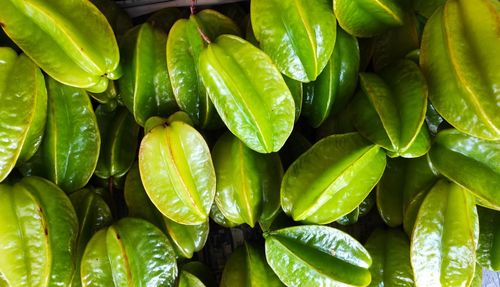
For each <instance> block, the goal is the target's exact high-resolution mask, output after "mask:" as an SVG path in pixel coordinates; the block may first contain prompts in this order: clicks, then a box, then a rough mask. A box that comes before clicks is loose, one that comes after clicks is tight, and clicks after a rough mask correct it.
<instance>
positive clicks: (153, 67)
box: [118, 23, 177, 126]
mask: <svg viewBox="0 0 500 287" xmlns="http://www.w3.org/2000/svg"><path fill="white" fill-rule="evenodd" d="M166 43H167V33H166V32H164V31H163V30H160V29H159V28H157V27H155V26H153V25H152V24H150V23H144V24H141V25H138V26H136V27H134V28H132V29H131V30H129V31H128V32H127V33H126V34H125V35H124V36H123V39H122V40H121V41H120V50H121V53H122V65H123V77H121V78H120V80H119V81H118V82H119V84H120V91H121V97H122V99H123V102H124V104H125V106H126V107H127V108H128V110H129V111H130V112H131V113H132V114H133V115H134V118H135V120H136V121H137V123H138V124H139V125H141V126H144V123H145V122H146V120H147V119H148V118H150V117H152V116H162V117H167V116H169V115H170V114H171V113H173V112H175V111H176V110H177V104H176V102H175V97H174V94H173V91H172V86H171V84H170V80H169V76H168V67H167V60H166V58H165V45H166Z"/></svg>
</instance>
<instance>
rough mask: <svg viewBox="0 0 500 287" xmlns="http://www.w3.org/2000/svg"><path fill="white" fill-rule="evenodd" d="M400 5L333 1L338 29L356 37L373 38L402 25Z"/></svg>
mask: <svg viewBox="0 0 500 287" xmlns="http://www.w3.org/2000/svg"><path fill="white" fill-rule="evenodd" d="M400 5H401V3H398V1H393V0H335V1H333V9H334V11H335V16H336V17H337V21H338V22H339V25H340V27H342V29H344V30H345V31H346V32H347V33H349V34H351V35H353V36H356V37H373V36H375V35H378V34H381V33H383V32H385V31H387V30H389V29H391V28H394V27H397V26H401V25H403V23H404V20H403V18H404V11H403V9H402V7H400Z"/></svg>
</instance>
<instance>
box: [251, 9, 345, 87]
mask: <svg viewBox="0 0 500 287" xmlns="http://www.w3.org/2000/svg"><path fill="white" fill-rule="evenodd" d="M250 17H251V21H252V27H253V31H254V34H255V37H256V38H257V40H258V41H259V43H260V47H261V48H262V50H263V51H264V52H266V54H268V55H269V56H270V57H271V59H273V61H274V62H275V63H276V65H277V66H278V69H279V70H280V72H282V73H283V74H285V75H287V76H288V77H290V78H292V79H294V80H297V81H301V82H310V81H314V80H315V79H316V78H317V77H318V75H319V74H320V73H321V71H323V69H324V67H325V66H326V64H327V62H328V60H329V59H330V56H331V55H332V51H333V47H334V45H335V28H336V25H335V16H334V15H333V12H332V9H331V4H330V3H329V1H328V0H307V1H306V0H294V1H279V0H254V1H252V2H251V3H250Z"/></svg>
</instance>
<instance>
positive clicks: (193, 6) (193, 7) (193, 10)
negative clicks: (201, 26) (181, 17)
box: [189, 0, 196, 15]
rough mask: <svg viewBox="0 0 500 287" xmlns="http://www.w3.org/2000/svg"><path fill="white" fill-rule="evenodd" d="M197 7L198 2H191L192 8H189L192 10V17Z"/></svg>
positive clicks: (194, 0) (193, 0) (192, 0)
mask: <svg viewBox="0 0 500 287" xmlns="http://www.w3.org/2000/svg"><path fill="white" fill-rule="evenodd" d="M195 6H196V0H191V6H189V9H190V10H191V15H194V13H195V12H196V11H195Z"/></svg>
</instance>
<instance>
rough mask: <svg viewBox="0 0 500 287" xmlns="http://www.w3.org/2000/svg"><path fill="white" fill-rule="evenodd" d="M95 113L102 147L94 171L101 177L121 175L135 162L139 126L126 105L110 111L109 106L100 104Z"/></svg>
mask: <svg viewBox="0 0 500 287" xmlns="http://www.w3.org/2000/svg"><path fill="white" fill-rule="evenodd" d="M95 114H96V118H97V124H98V126H99V132H100V135H101V149H100V153H99V160H98V161H97V166H96V169H95V171H94V173H95V174H96V175H97V176H98V177H100V178H109V177H112V176H113V177H121V176H123V175H124V174H125V173H127V171H128V170H129V169H130V167H131V166H132V164H133V163H134V158H135V155H136V150H137V142H138V137H139V126H138V125H137V124H136V122H135V121H134V117H133V116H132V115H131V114H130V113H129V112H128V110H127V109H126V108H124V107H117V108H115V109H113V110H111V111H110V110H108V107H107V106H105V105H100V106H99V107H97V109H96V111H95Z"/></svg>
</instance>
